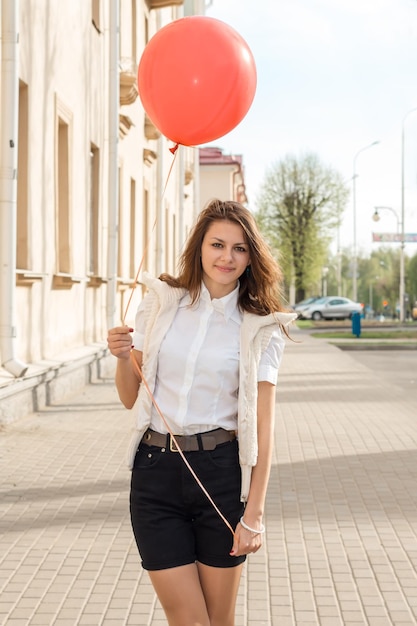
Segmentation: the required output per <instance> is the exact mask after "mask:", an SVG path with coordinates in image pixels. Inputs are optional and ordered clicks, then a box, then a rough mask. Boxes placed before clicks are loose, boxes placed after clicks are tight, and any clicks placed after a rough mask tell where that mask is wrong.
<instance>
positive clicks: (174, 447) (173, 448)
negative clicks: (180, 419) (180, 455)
mask: <svg viewBox="0 0 417 626" xmlns="http://www.w3.org/2000/svg"><path fill="white" fill-rule="evenodd" d="M169 449H170V451H171V452H179V450H178V447H177V445H176V444H175V441H174V440H173V438H172V435H171V433H170V434H169Z"/></svg>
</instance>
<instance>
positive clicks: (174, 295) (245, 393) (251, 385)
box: [127, 274, 297, 502]
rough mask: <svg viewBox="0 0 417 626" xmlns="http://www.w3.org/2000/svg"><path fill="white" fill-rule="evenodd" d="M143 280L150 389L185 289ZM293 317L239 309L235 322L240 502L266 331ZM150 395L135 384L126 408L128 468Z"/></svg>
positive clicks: (253, 456)
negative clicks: (130, 421) (130, 422)
mask: <svg viewBox="0 0 417 626" xmlns="http://www.w3.org/2000/svg"><path fill="white" fill-rule="evenodd" d="M143 282H144V283H145V285H147V287H148V288H149V290H150V293H149V294H148V295H147V306H146V309H145V314H144V321H145V341H144V346H143V366H142V372H143V376H144V379H145V380H146V382H147V383H148V386H149V388H150V390H151V391H152V392H153V390H154V388H155V380H156V372H157V364H158V359H157V355H158V352H159V347H160V345H161V342H162V340H163V338H164V336H165V334H166V332H167V330H168V329H169V327H170V325H171V324H172V321H173V319H174V317H175V315H176V313H177V310H178V305H179V302H180V300H181V298H182V297H183V296H184V295H185V293H186V290H185V289H177V288H173V287H170V286H169V285H168V284H167V283H165V282H163V281H161V280H159V279H157V278H152V277H150V276H149V275H147V274H145V275H144V277H143ZM296 317H297V315H296V314H293V313H272V314H270V315H265V316H262V315H255V314H253V313H247V312H246V311H244V312H243V320H242V324H241V328H240V364H239V398H238V437H239V461H240V467H241V470H242V490H241V500H242V501H243V502H246V500H247V497H248V493H249V487H250V479H251V473H252V467H253V466H254V465H256V462H257V458H258V437H257V397H258V366H259V362H260V359H261V356H262V353H263V352H264V350H266V348H267V346H268V344H269V341H270V339H271V335H272V333H273V331H274V330H275V329H276V327H277V323H278V322H280V323H281V324H283V325H287V324H289V323H290V322H291V321H292V320H294V319H295V318H296ZM151 408H152V398H151V397H150V395H149V393H148V391H147V389H146V387H145V385H143V384H142V385H140V387H139V393H138V398H137V401H136V402H135V405H134V407H133V408H132V411H133V412H134V415H135V424H134V432H133V435H132V438H131V440H130V443H129V447H128V455H127V457H128V465H129V468H130V469H132V467H133V463H134V460H135V455H136V450H137V448H138V445H139V443H140V441H141V439H142V437H143V435H144V433H145V431H146V429H147V428H148V427H149V424H150V419H151Z"/></svg>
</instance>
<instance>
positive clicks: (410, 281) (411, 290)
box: [406, 254, 417, 308]
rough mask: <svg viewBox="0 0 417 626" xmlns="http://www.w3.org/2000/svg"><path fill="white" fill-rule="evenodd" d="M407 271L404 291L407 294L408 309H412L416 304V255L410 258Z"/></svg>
mask: <svg viewBox="0 0 417 626" xmlns="http://www.w3.org/2000/svg"><path fill="white" fill-rule="evenodd" d="M407 270H408V271H407V285H406V291H407V290H408V294H409V308H413V306H414V303H415V302H417V254H414V256H412V257H411V259H410V261H409V263H408V268H407Z"/></svg>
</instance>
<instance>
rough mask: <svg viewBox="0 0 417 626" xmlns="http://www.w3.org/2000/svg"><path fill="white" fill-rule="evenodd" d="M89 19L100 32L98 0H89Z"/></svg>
mask: <svg viewBox="0 0 417 626" xmlns="http://www.w3.org/2000/svg"><path fill="white" fill-rule="evenodd" d="M91 21H92V23H93V26H94V28H95V29H96V30H97V32H99V33H100V32H101V28H100V0H91Z"/></svg>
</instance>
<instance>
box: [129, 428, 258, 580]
mask: <svg viewBox="0 0 417 626" xmlns="http://www.w3.org/2000/svg"><path fill="white" fill-rule="evenodd" d="M185 456H186V458H187V460H188V462H189V463H190V465H191V467H192V468H193V470H194V472H195V473H196V474H197V476H198V478H199V479H200V481H201V482H202V484H203V485H204V487H205V489H206V490H207V492H208V493H209V494H210V496H211V498H212V499H213V501H214V502H215V504H216V506H217V507H218V508H219V510H220V511H221V513H222V514H223V515H224V517H225V518H226V519H227V521H228V522H229V523H230V525H231V526H232V528H233V529H235V528H236V525H237V523H238V521H239V519H240V517H241V515H243V510H244V505H243V503H242V502H241V501H240V487H241V471H240V465H239V458H238V443H237V440H234V441H230V442H226V443H222V444H220V445H218V446H217V447H216V448H215V449H214V450H210V451H208V450H207V451H206V450H202V451H197V452H186V453H185ZM130 513H131V520H132V527H133V532H134V535H135V539H136V543H137V546H138V549H139V553H140V556H141V558H142V566H143V568H144V569H146V570H160V569H168V568H171V567H178V566H180V565H187V564H189V563H194V562H195V561H199V562H200V563H203V564H205V565H210V566H212V567H235V566H237V565H240V564H241V563H243V562H244V560H245V558H246V557H245V556H238V557H235V556H230V554H229V552H230V550H231V549H232V546H233V535H232V533H231V531H230V528H228V527H227V526H226V524H225V522H224V521H223V520H222V519H221V517H220V516H219V514H218V513H217V511H216V510H215V509H214V507H213V505H212V504H211V503H210V501H209V499H208V498H207V496H206V495H205V494H204V493H203V491H202V490H201V487H199V485H198V484H197V482H196V480H195V478H194V477H193V476H192V474H191V472H190V470H189V469H188V468H187V466H186V465H185V463H184V461H183V459H182V458H181V456H180V454H179V453H178V452H172V451H170V450H169V447H168V448H159V447H157V446H148V445H146V444H144V443H141V444H140V445H139V448H138V451H137V453H136V457H135V463H134V467H133V470H132V479H131V491H130Z"/></svg>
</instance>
